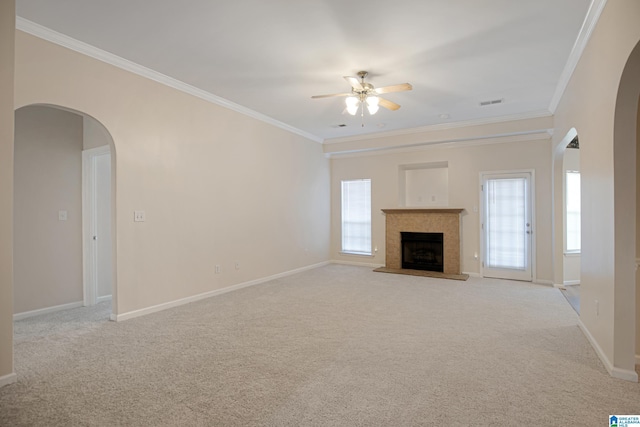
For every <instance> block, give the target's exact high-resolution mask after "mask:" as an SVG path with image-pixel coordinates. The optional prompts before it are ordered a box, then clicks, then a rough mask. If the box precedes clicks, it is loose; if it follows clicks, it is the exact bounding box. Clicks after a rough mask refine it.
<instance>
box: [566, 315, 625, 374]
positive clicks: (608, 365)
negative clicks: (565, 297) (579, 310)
mask: <svg viewBox="0 0 640 427" xmlns="http://www.w3.org/2000/svg"><path fill="white" fill-rule="evenodd" d="M578 326H579V327H580V330H581V331H582V333H583V334H584V336H585V337H587V340H589V343H590V344H591V347H593V349H594V350H595V351H596V354H597V355H598V357H599V358H600V361H602V363H603V364H604V367H605V368H606V370H607V372H609V375H611V376H612V377H614V378H618V379H621V380H625V381H631V382H634V383H637V382H638V373H637V372H636V371H635V370H633V371H632V370H629V369H620V368H616V367H615V366H613V363H611V361H610V360H609V358H608V357H607V356H606V355H605V354H604V351H602V348H600V345H598V343H597V341H596V340H595V338H594V337H593V335H591V332H589V330H588V329H587V327H586V326H585V325H584V323H582V320H581V319H578ZM636 360H637V358H636Z"/></svg>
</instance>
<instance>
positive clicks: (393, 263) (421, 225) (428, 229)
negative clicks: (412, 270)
mask: <svg viewBox="0 0 640 427" xmlns="http://www.w3.org/2000/svg"><path fill="white" fill-rule="evenodd" d="M463 211H464V209H456V208H442V209H438V208H430V209H427V208H424V209H421V208H404V209H403V208H399V209H382V212H384V214H385V216H386V227H387V230H386V239H385V250H386V265H385V267H386V268H390V269H401V268H402V259H401V258H402V247H401V241H400V238H401V237H400V233H401V232H413V233H443V235H444V236H443V237H444V242H443V246H444V248H443V252H444V274H461V266H460V225H461V223H460V214H461V213H462V212H463Z"/></svg>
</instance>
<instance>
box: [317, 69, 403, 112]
mask: <svg viewBox="0 0 640 427" xmlns="http://www.w3.org/2000/svg"><path fill="white" fill-rule="evenodd" d="M368 74H369V73H368V72H366V71H358V77H359V78H360V80H358V78H357V77H351V76H345V77H344V79H345V80H346V81H347V82H348V83H349V84H350V85H351V92H350V93H333V94H330V95H315V96H312V97H311V98H330V97H334V96H346V97H347V99H346V100H345V102H346V104H347V111H348V112H349V114H351V115H352V116H355V114H356V113H357V112H358V109H359V108H360V105H366V106H367V110H369V114H375V113H377V112H378V108H379V106H382V107H384V108H387V109H389V110H392V111H395V110H397V109H398V108H400V105H398V104H396V103H395V102H391V101H389V100H388V99H384V98H380V97H379V96H378V95H380V94H383V93H390V92H403V91H405V90H411V89H413V86H411V85H410V84H409V83H401V84H397V85H392V86H384V87H379V88H377V89H376V88H374V87H373V85H372V84H371V83H365V81H364V79H365V77H367V75H368ZM362 114H364V107H363V108H362Z"/></svg>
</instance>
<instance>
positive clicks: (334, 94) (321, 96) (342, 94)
mask: <svg viewBox="0 0 640 427" xmlns="http://www.w3.org/2000/svg"><path fill="white" fill-rule="evenodd" d="M350 95H352V94H351V93H332V94H330V95H314V96H312V97H311V98H313V99H316V98H331V97H333V96H350Z"/></svg>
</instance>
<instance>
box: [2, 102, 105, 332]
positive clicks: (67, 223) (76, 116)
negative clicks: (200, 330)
mask: <svg viewBox="0 0 640 427" xmlns="http://www.w3.org/2000/svg"><path fill="white" fill-rule="evenodd" d="M15 123H16V126H15V140H14V153H15V154H14V250H13V252H14V320H21V319H26V318H29V317H35V316H40V315H45V314H50V313H55V312H59V311H64V310H68V309H77V308H79V307H82V306H85V305H92V304H95V303H97V302H99V301H103V302H105V304H106V305H107V307H106V310H105V304H102V307H101V308H102V309H103V311H104V312H105V315H104V317H106V319H109V318H112V317H113V314H112V313H115V312H116V304H115V295H116V292H115V291H116V286H115V274H113V272H114V271H115V246H114V245H112V244H111V242H113V241H115V215H114V211H115V209H114V206H113V205H114V204H113V203H112V202H113V200H114V199H115V185H114V182H115V180H114V178H115V174H114V173H113V171H115V164H113V163H115V162H112V161H111V155H112V153H113V139H112V138H111V135H110V134H109V132H108V131H107V130H106V129H105V128H104V126H102V124H100V123H99V122H98V121H97V120H95V119H94V118H92V117H90V116H88V115H86V114H83V113H80V112H77V111H74V110H69V109H66V108H63V107H58V106H52V105H42V104H37V105H28V106H25V107H22V108H19V109H17V110H16V111H15ZM84 152H90V153H94V154H96V155H97V154H98V153H100V155H101V156H102V160H101V158H100V157H99V156H96V157H95V159H94V160H95V164H96V166H97V167H98V169H97V170H98V172H99V179H98V180H97V181H95V183H94V188H93V190H94V191H90V192H87V191H85V187H86V184H85V181H87V178H86V173H85V168H84V167H83V157H85V155H84V154H83V153H84ZM106 159H108V160H106ZM105 160H106V161H105ZM96 191H99V192H100V194H101V196H100V197H98V196H97V193H96ZM87 194H91V195H92V196H91V197H93V198H94V199H96V201H97V202H98V203H100V204H99V205H98V206H99V208H100V210H101V212H102V214H101V216H100V217H99V218H100V220H101V221H102V224H101V229H102V230H103V235H102V237H103V239H102V241H103V243H104V244H103V247H102V249H101V250H100V251H99V252H96V255H95V259H96V262H99V263H100V262H101V266H102V269H103V270H104V269H106V270H107V273H106V274H104V275H103V276H104V277H106V278H105V279H102V284H101V286H102V287H101V288H100V289H99V288H97V286H96V287H95V288H94V289H95V290H96V291H95V292H94V293H93V296H92V295H87V293H88V291H87V289H88V288H87V286H89V287H90V286H92V283H91V282H90V281H89V282H87V279H88V276H87V273H88V272H87V262H86V260H87V259H88V258H90V257H91V255H87V253H89V251H90V249H91V245H88V244H87V242H86V240H85V238H84V236H83V234H84V230H85V229H86V228H87V227H86V225H85V222H86V214H87V212H86V209H87V208H86V206H85V205H86V203H85V200H84V199H85V196H86V195H87ZM94 216H95V215H94ZM104 230H106V233H105V232H104ZM105 248H106V249H105ZM98 253H99V255H98ZM89 293H90V291H89Z"/></svg>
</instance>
